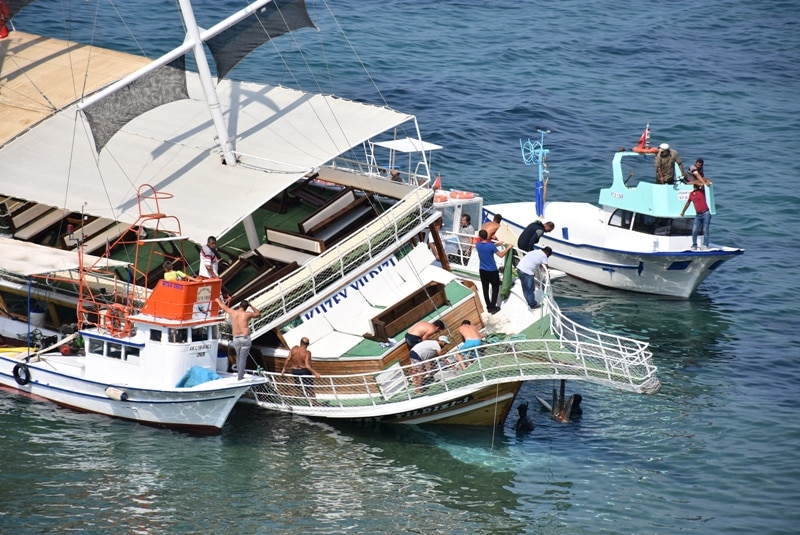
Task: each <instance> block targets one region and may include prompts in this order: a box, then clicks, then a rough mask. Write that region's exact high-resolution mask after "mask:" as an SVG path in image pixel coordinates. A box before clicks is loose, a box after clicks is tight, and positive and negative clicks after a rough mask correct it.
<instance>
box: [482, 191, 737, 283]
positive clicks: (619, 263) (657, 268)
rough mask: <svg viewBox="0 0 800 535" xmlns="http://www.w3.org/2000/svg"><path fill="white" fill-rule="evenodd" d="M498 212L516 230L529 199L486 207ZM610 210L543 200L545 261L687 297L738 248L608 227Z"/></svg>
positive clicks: (529, 209)
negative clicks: (695, 246) (701, 246)
mask: <svg viewBox="0 0 800 535" xmlns="http://www.w3.org/2000/svg"><path fill="white" fill-rule="evenodd" d="M485 210H486V212H487V213H489V214H495V213H500V214H502V215H503V220H504V221H505V222H507V223H508V225H509V226H510V227H511V228H512V229H513V231H514V232H515V233H517V234H519V233H520V232H522V230H523V229H524V228H525V226H527V225H528V224H529V223H531V221H533V220H532V219H531V214H535V213H536V212H535V205H534V203H532V202H524V203H507V204H500V205H493V206H487V207H486V208H485ZM609 217H610V212H608V211H605V210H604V209H603V208H600V207H598V206H595V205H592V204H589V203H577V202H552V203H547V204H546V205H545V209H544V216H542V217H540V218H536V219H542V220H549V221H553V222H554V223H555V224H556V229H555V230H554V231H553V232H551V233H548V234H544V235H543V236H542V238H541V239H540V240H539V243H538V246H539V247H544V246H549V247H550V248H552V249H553V254H552V256H551V257H550V258H549V262H548V264H549V266H550V267H552V268H554V269H558V270H560V271H564V272H565V273H567V274H569V275H571V276H573V277H575V278H579V279H583V280H586V281H590V282H594V283H596V284H600V285H602V286H607V287H610V288H616V289H621V290H629V291H635V292H642V293H649V294H657V295H665V296H670V297H679V298H687V297H689V296H690V295H691V294H692V293H694V291H695V290H696V289H697V287H698V286H699V285H700V283H702V282H703V281H704V280H705V279H706V277H708V276H709V275H710V274H711V273H712V272H713V271H714V270H715V269H717V268H718V267H719V266H720V265H721V264H722V263H723V262H725V261H726V260H729V259H731V258H733V257H734V256H738V255H740V254H742V253H743V252H744V251H743V250H742V249H738V248H734V247H723V246H715V245H712V246H711V247H710V248H709V249H707V250H692V249H691V236H664V235H652V234H646V233H642V232H637V231H633V230H630V229H623V228H619V227H613V226H610V225H608V224H606V223H607V221H608V219H609Z"/></svg>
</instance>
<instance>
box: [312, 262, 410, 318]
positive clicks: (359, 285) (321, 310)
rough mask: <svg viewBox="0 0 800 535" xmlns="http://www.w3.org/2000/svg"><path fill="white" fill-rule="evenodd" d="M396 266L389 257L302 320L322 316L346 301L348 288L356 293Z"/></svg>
mask: <svg viewBox="0 0 800 535" xmlns="http://www.w3.org/2000/svg"><path fill="white" fill-rule="evenodd" d="M396 265H397V262H396V260H395V258H394V257H391V258H389V259H388V260H385V261H384V262H381V263H380V264H378V265H377V266H375V268H373V269H371V270H369V272H368V273H366V274H364V275H362V276H361V277H359V278H358V279H356V280H354V281H353V282H351V283H350V285H349V286H347V287H344V288H342V289H341V290H340V291H339V292H337V293H335V294H333V295H332V296H330V297H329V298H327V299H326V300H324V301H323V302H321V303H320V304H319V305H317V306H316V307H314V308H313V309H311V310H310V311H308V312H306V313H305V314H303V319H304V320H310V319H311V318H313V317H314V315H315V314H324V313H325V312H328V311H329V310H331V309H332V308H333V307H334V306H336V305H338V304H339V303H341V302H342V301H344V300H345V299H347V290H348V288H352V289H353V290H356V291H358V289H359V288H363V287H364V286H366V285H367V283H369V282H370V281H371V280H372V279H374V278H375V277H377V276H378V275H380V274H381V272H382V271H383V270H384V268H388V267H394V266H396Z"/></svg>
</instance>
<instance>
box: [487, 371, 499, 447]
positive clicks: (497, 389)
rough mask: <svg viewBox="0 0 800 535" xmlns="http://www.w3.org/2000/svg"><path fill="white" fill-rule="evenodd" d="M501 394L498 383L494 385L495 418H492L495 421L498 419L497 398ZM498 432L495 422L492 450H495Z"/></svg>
mask: <svg viewBox="0 0 800 535" xmlns="http://www.w3.org/2000/svg"><path fill="white" fill-rule="evenodd" d="M499 394H500V384H499V383H498V384H496V385H494V418H493V419H492V420H493V421H495V422H496V421H497V398H498V395H499ZM496 433H497V425H496V424H495V425H493V426H492V446H491V447H490V448H489V449H491V450H494V437H495V434H496Z"/></svg>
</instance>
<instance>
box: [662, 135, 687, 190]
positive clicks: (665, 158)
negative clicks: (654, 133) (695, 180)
mask: <svg viewBox="0 0 800 535" xmlns="http://www.w3.org/2000/svg"><path fill="white" fill-rule="evenodd" d="M658 148H659V151H658V154H656V157H655V164H656V182H658V183H659V184H674V183H675V164H678V167H679V168H680V170H681V176H683V175H685V174H686V171H684V170H683V162H682V161H681V157H680V155H679V154H678V151H676V150H675V149H670V148H669V145H668V144H667V143H662V144H661V145H660V146H659V147H658Z"/></svg>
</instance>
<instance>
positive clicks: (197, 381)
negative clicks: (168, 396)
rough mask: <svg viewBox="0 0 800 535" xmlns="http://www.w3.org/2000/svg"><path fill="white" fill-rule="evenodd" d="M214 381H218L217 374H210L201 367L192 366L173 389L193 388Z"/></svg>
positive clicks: (209, 371) (210, 372)
mask: <svg viewBox="0 0 800 535" xmlns="http://www.w3.org/2000/svg"><path fill="white" fill-rule="evenodd" d="M214 379H219V375H217V372H212V371H211V370H207V369H205V368H203V367H202V366H192V368H191V369H190V370H189V371H188V372H186V375H184V376H183V377H182V378H181V380H180V381H178V384H176V385H175V388H191V387H193V386H197V385H201V384H203V383H207V382H208V381H213V380H214Z"/></svg>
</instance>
